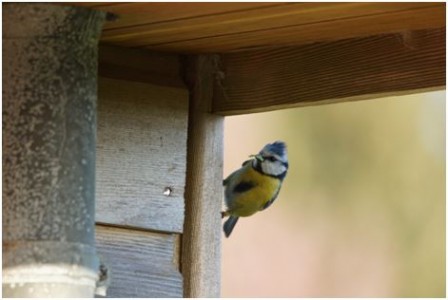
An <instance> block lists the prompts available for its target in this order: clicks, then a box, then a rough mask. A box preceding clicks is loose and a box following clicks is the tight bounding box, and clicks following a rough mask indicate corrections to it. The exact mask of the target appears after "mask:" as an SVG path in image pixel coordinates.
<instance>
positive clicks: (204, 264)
mask: <svg viewBox="0 0 448 300" xmlns="http://www.w3.org/2000/svg"><path fill="white" fill-rule="evenodd" d="M216 58H217V57H215V56H199V57H187V58H186V59H185V70H186V74H185V77H186V81H187V83H188V85H189V87H190V91H191V97H190V114H189V128H188V163H187V185H186V188H185V201H186V204H185V231H184V234H183V237H182V274H183V275H184V297H219V294H220V273H221V268H220V260H221V214H220V211H221V204H222V197H223V187H222V173H223V117H220V116H217V115H213V114H211V113H210V109H211V103H212V97H213V88H214V87H213V84H214V78H215V75H216V72H217V65H218V64H217V60H216Z"/></svg>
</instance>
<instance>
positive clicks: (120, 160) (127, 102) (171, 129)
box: [96, 78, 188, 233]
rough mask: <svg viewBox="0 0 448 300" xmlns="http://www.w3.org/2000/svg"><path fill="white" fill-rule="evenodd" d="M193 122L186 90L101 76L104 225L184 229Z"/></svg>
mask: <svg viewBox="0 0 448 300" xmlns="http://www.w3.org/2000/svg"><path fill="white" fill-rule="evenodd" d="M187 118H188V92H187V90H185V89H179V88H168V87H161V86H155V85H150V84H143V83H137V82H131V81H123V80H115V79H106V78H100V80H99V104H98V142H97V175H96V178H97V192H96V198H97V208H96V220H97V221H98V222H101V223H108V224H117V225H121V226H132V227H139V228H147V229H153V230H160V231H168V232H178V233H180V232H182V231H183V221H184V187H185V174H186V153H187V150H186V146H187V145H186V142H187ZM165 188H170V189H171V194H170V195H169V196H166V195H164V191H165Z"/></svg>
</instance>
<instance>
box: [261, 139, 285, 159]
mask: <svg viewBox="0 0 448 300" xmlns="http://www.w3.org/2000/svg"><path fill="white" fill-rule="evenodd" d="M265 149H266V150H268V151H269V152H272V153H274V154H277V155H278V156H280V157H282V156H284V155H285V150H286V144H285V143H284V142H281V141H275V142H273V143H272V144H267V145H266V146H265Z"/></svg>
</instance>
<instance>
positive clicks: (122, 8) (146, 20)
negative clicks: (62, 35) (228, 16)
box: [75, 2, 282, 31]
mask: <svg viewBox="0 0 448 300" xmlns="http://www.w3.org/2000/svg"><path fill="white" fill-rule="evenodd" d="M75 5H82V6H88V7H91V8H94V9H98V10H102V11H107V12H111V13H114V14H116V15H117V16H118V19H117V20H115V21H114V22H107V23H106V24H105V25H104V29H105V30H106V31H107V30H109V29H113V28H122V27H133V26H137V25H142V24H154V23H159V22H167V21H174V20H179V19H190V18H198V17H202V16H206V15H208V16H210V15H220V14H223V13H229V12H239V11H247V10H252V9H256V8H260V7H271V6H278V5H282V3H272V2H271V3H270V2H263V3H260V2H258V3H257V2H233V3H227V2H214V3H207V2H201V3H194V2H193V3H192V2H190V3H185V2H184V3H176V2H174V3H173V2H172V3H166V2H151V3H148V2H146V3H145V2H137V3H136V2H128V3H86V2H84V3H76V4H75Z"/></svg>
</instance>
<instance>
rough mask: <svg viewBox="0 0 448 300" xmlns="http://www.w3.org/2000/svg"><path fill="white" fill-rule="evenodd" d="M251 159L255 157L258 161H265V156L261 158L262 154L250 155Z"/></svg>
mask: <svg viewBox="0 0 448 300" xmlns="http://www.w3.org/2000/svg"><path fill="white" fill-rule="evenodd" d="M249 157H255V159H256V160H258V161H264V158H263V156H261V155H260V154H252V155H249Z"/></svg>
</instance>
